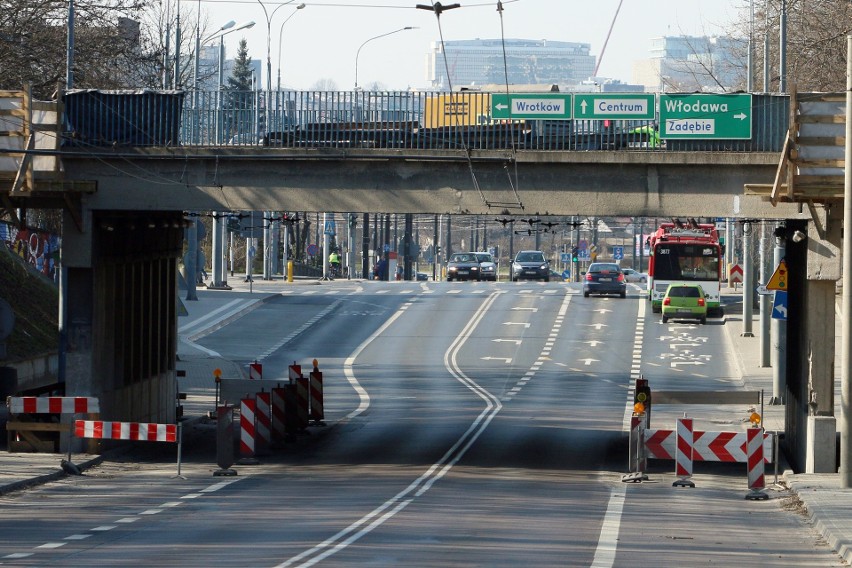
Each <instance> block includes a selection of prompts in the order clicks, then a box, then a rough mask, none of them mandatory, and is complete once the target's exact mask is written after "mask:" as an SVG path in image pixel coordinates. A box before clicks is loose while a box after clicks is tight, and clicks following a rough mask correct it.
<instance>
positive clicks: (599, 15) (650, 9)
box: [164, 0, 747, 90]
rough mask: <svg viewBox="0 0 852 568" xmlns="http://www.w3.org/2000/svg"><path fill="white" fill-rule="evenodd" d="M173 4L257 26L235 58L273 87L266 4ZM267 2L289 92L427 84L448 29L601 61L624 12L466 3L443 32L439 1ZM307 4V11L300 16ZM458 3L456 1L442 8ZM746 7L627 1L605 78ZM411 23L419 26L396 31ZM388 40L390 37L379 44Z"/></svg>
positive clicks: (446, 19)
mask: <svg viewBox="0 0 852 568" xmlns="http://www.w3.org/2000/svg"><path fill="white" fill-rule="evenodd" d="M168 1H171V2H172V3H173V4H172V5H174V2H180V6H181V10H189V11H191V12H192V13H193V15H192V16H191V18H192V20H193V21H194V13H195V11H196V10H197V9H198V6H199V5H200V7H201V11H202V21H203V20H204V17H205V14H206V18H207V19H208V22H209V24H208V30H209V31H213V30H215V29H217V28H218V27H219V26H221V25H222V24H224V23H225V22H227V21H229V20H235V21H236V22H237V24H238V25H239V24H241V23H243V22H248V21H251V20H254V21H255V22H256V24H255V26H254V27H253V28H251V29H245V30H240V31H236V32H233V33H230V34H228V35H226V36H225V46H226V50H227V57H228V58H229V59H230V58H232V57H233V56H234V55H235V53H236V48H237V44H238V42H239V40H240V38H243V37H244V38H245V39H246V40H247V41H248V49H249V55H250V56H251V57H252V59H259V60H261V62H262V64H263V65H262V67H263V70H264V77H263V79H262V81H263V84H264V85H265V84H266V77H265V73H266V55H267V19H266V17H265V16H264V11H263V8H262V7H261V5H260V3H259V0H164V2H168ZM262 1H263V5H264V6H266V9H267V12H268V13H269V14H270V15H271V24H270V27H271V32H272V33H271V34H270V35H271V42H270V53H271V60H272V85H273V87H274V86H275V84H276V82H277V74H278V69H279V66H280V69H281V77H282V79H281V84H282V86H283V87H288V88H293V89H297V90H308V89H311V88H314V87H315V86H316V85H317V82H318V81H320V80H331V81H333V82H334V84H335V85H336V88H337V89H338V90H349V89H352V88H353V87H354V86H355V73H356V65H357V74H358V84H359V85H360V86H362V87H369V86H372V85H373V84H374V83H379V84H381V85H382V86H383V87H384V88H386V89H388V90H401V89H407V88H409V87H412V88H424V87H427V86H428V83H427V80H426V54H427V53H428V52H429V49H430V45H431V43H432V42H437V41H440V37H441V31H442V32H443V38H444V41H451V40H463V39H477V38H479V39H495V38H500V37H501V35H502V36H504V37H505V38H507V39H547V40H554V41H569V42H581V43H589V44H590V45H591V53H592V55H595V56H600V55H601V52H602V50H603V46H604V42H605V40H606V38H607V33H608V32H609V28H610V25H612V24H613V19H614V17H615V16H616V10H617V9H618V7H619V0H503V17H502V24H501V18H500V15H499V13H498V12H497V9H496V7H497V1H496V0H470V1H467V2H465V1H464V0H459V1H458V3H459V4H461V7H460V8H457V9H452V10H445V11H444V12H443V14H442V15H441V18H440V24H441V30H440V31H439V28H438V21H437V18H436V17H435V13H434V12H433V11H431V10H423V9H417V8H416V7H415V6H416V5H417V4H422V5H427V6H430V5H432V4H433V1H432V0H408V1H406V0H337V1H334V0H320V1H316V2H314V1H310V0H262ZM301 3H304V4H305V7H304V8H302V9H299V10H296V8H295V7H296V6H297V5H298V4H301ZM450 3H453V0H444V2H443V4H444V5H449V4H450ZM744 5H747V0H623V1H622V5H621V9H620V11H619V12H618V15H617V17H615V23H614V25H613V28H612V33H611V36H610V39H609V42H608V43H607V46H606V51H605V52H604V53H603V59H602V61H601V63H600V70H599V71H598V76H600V77H609V78H615V79H620V80H622V81H624V82H630V81H631V69H632V66H633V61H634V60H637V59H643V58H646V57H647V54H648V47H649V45H650V42H649V40H650V39H651V38H653V37H659V36H663V35H723V34H724V33H725V30H726V29H730V24H731V22H733V21H737V20H739V19H741V18H742V17H743V16H742V9H741V8H742V7H743V6H744ZM288 18H289V19H288ZM285 20H287V22H286V24H283V22H284V21H285ZM282 24H283V27H282ZM501 25H502V30H503V31H502V34H501ZM405 27H414V28H416V29H411V30H403V31H397V30H401V29H402V28H405ZM383 34H388V35H386V36H384V37H379V38H376V36H380V35H383ZM279 35H281V36H282V38H283V40H282V42H281V45H280V53H281V57H280V60H279V57H278V53H279V41H278V38H279ZM371 38H376V39H371ZM359 48H360V54H359ZM356 55H358V57H357V58H356ZM356 59H357V61H356Z"/></svg>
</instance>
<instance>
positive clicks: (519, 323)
mask: <svg viewBox="0 0 852 568" xmlns="http://www.w3.org/2000/svg"><path fill="white" fill-rule="evenodd" d="M503 325H522V326H524V327H529V326H530V324H528V323H524V322H522V321H507V322H504V323H503Z"/></svg>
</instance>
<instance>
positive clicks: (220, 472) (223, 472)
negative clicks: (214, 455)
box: [213, 468, 237, 477]
mask: <svg viewBox="0 0 852 568" xmlns="http://www.w3.org/2000/svg"><path fill="white" fill-rule="evenodd" d="M235 475H237V470H235V469H231V468H226V469H217V470H216V471H214V472H213V477H233V476H235Z"/></svg>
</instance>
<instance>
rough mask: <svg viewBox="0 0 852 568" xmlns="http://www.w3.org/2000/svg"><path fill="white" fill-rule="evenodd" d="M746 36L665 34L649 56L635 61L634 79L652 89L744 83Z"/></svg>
mask: <svg viewBox="0 0 852 568" xmlns="http://www.w3.org/2000/svg"><path fill="white" fill-rule="evenodd" d="M747 49H748V43H747V41H746V40H743V39H737V38H729V37H706V36H704V37H694V36H665V37H657V38H653V39H652V40H651V49H650V57H649V58H648V59H643V60H640V61H635V62H634V63H633V81H632V82H633V83H637V84H640V85H644V87H645V90H646V91H649V92H693V91H707V92H726V91H732V90H737V89H740V88H744V87H745V57H746V56H747Z"/></svg>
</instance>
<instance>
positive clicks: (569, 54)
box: [426, 39, 595, 90]
mask: <svg viewBox="0 0 852 568" xmlns="http://www.w3.org/2000/svg"><path fill="white" fill-rule="evenodd" d="M590 48H591V46H590V44H588V43H574V42H567V41H549V40H529V39H507V40H506V41H505V54H506V57H505V65H504V57H503V42H502V41H501V40H499V39H473V40H459V41H448V42H444V49H445V50H446V57H445V56H444V52H443V51H442V49H441V44H440V42H433V43H432V46H431V50H430V52H429V54H428V55H427V59H426V68H427V70H426V73H427V76H426V79H427V80H428V81H429V82H430V84H431V87H432V88H433V89H441V90H447V89H449V88H450V87H451V86H452V87H453V88H459V87H476V86H479V85H495V84H496V85H503V84H506V83H507V82H508V83H509V84H510V85H518V84H524V85H574V84H578V83H580V82H581V81H583V80H585V79H588V78H589V77H591V76H592V74H593V73H594V71H595V57H594V56H593V55H589V50H590Z"/></svg>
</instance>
